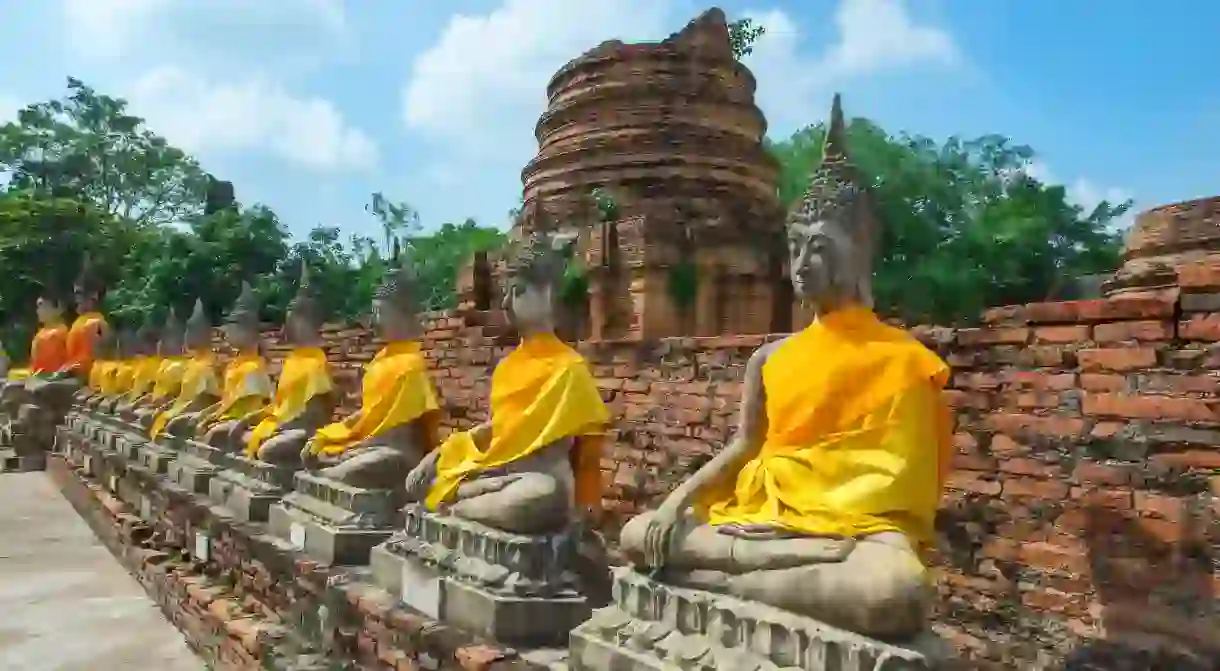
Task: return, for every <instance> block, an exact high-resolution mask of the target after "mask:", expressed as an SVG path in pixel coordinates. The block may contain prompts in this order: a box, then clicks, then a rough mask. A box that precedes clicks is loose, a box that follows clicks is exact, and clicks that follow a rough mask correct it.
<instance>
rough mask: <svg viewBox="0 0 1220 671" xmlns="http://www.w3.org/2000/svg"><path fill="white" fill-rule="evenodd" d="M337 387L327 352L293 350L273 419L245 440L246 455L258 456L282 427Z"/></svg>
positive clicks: (283, 372)
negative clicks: (327, 358)
mask: <svg viewBox="0 0 1220 671" xmlns="http://www.w3.org/2000/svg"><path fill="white" fill-rule="evenodd" d="M334 388H335V385H334V382H333V381H332V380H331V379H330V366H329V364H327V363H326V353H325V352H323V351H322V350H321V349H320V348H318V347H300V348H297V349H294V350H292V352H291V353H289V354H288V358H287V359H284V367H283V370H281V371H280V382H279V384H278V385H277V386H276V388H275V398H274V399H273V401H272V407H271V416H269V417H267V418H265V419H264V420H263V421H261V422H259V423H258V426H256V427H254V430H253V431H251V432H250V439H249V440H248V441H246V455H247V456H250V457H254V456H256V455H257V454H258V448H259V447H260V446H262V444H263V441H265V440H267V439H268V438H270V437H271V436H273V435H275V432H276V431H277V430H279V428H280V425H281V424H285V423H287V422H291V421H292V420H294V419H296V418H297V417H299V416H300V415H301V413H302V412H304V411H305V408H306V407H307V406H308V405H309V402H310V401H312V400H313V399H314V398H315V397H317V396H320V395H321V394H327V393H330V391H331V390H332V389H334Z"/></svg>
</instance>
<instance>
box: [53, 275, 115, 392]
mask: <svg viewBox="0 0 1220 671" xmlns="http://www.w3.org/2000/svg"><path fill="white" fill-rule="evenodd" d="M72 290H73V293H74V294H75V298H76V314H77V317H76V319H75V320H73V322H72V326H71V328H69V329H68V337H67V344H66V347H67V362H66V363H65V364H64V366H63V368H61V369H60V371H59V373H58V374H57V377H75V378H77V379H79V380H81V381H82V382H83V381H85V380H87V379H88V377H89V370H90V369H91V368H92V366H93V359H94V354H95V348H96V346H97V340H98V338H99V337H101V335H102V333H103V332H104V331H106V330H107V328H108V327H107V324H106V318H105V317H103V316H102V313H101V312H100V310H101V307H102V299H103V298H104V297H105V296H106V284H105V283H104V282H103V281H102V279H101V277H100V275H99V274H98V273H97V270H96V268H95V267H94V265H93V260H92V258H91V257H89V256H85V259H84V262H83V263H82V264H81V271H80V275H79V276H78V277H77V279H76V282H75V283H74V284H73V287H72Z"/></svg>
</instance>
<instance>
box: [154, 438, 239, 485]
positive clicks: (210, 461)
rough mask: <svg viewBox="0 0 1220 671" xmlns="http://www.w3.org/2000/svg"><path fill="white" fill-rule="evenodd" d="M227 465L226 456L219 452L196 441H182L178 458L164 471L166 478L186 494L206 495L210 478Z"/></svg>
mask: <svg viewBox="0 0 1220 671" xmlns="http://www.w3.org/2000/svg"><path fill="white" fill-rule="evenodd" d="M227 463H229V458H228V455H226V454H225V453H224V452H222V451H221V450H218V449H216V448H214V447H212V446H211V445H208V444H207V443H201V442H199V441H197V440H190V439H184V440H182V441H181V449H180V450H179V451H178V458H177V459H175V460H174V461H172V462H171V463H170V464H169V466H168V468H167V470H166V477H168V478H169V479H170V481H171V482H174V483H175V484H177V485H178V486H179V487H182V488H183V489H185V490H187V491H188V492H192V493H194V494H207V493H208V485H209V483H211V481H212V478H213V477H215V476H216V474H217V473H219V472H220V469H222V468H224V466H225V465H226V464H227Z"/></svg>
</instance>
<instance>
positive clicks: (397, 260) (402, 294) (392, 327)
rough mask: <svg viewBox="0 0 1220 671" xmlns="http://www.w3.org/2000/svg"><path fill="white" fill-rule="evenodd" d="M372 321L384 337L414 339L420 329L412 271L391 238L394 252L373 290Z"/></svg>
mask: <svg viewBox="0 0 1220 671" xmlns="http://www.w3.org/2000/svg"><path fill="white" fill-rule="evenodd" d="M373 325H374V327H375V328H376V329H377V335H378V336H380V337H381V338H382V339H383V340H386V341H389V342H393V341H396V340H414V339H415V338H418V337H419V335H420V333H421V332H422V331H423V325H422V324H421V323H420V320H419V302H418V301H417V300H416V296H415V273H414V269H413V267H412V265H411V263H410V261H409V260H408V259H407V258H406V255H405V254H404V253H403V252H402V250H401V249H400V248H399V245H398V241H397V240H395V241H394V253H393V257H392V258H391V259H390V263H389V266H388V267H387V268H386V272H385V276H384V277H383V278H382V279H381V284H379V285H378V286H377V290H376V291H375V292H374V293H373Z"/></svg>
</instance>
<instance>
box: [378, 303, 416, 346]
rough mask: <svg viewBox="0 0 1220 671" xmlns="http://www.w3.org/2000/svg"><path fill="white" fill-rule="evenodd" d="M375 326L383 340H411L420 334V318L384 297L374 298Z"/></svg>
mask: <svg viewBox="0 0 1220 671" xmlns="http://www.w3.org/2000/svg"><path fill="white" fill-rule="evenodd" d="M373 327H374V328H375V329H376V330H377V335H379V336H381V338H382V339H383V340H410V339H413V338H416V337H418V336H419V332H420V331H421V330H422V325H421V324H420V322H419V318H418V317H417V316H416V315H414V314H410V313H408V312H407V311H405V310H403V309H402V308H401V307H399V306H397V305H395V304H394V303H393V302H392V301H388V300H385V299H382V298H374V299H373Z"/></svg>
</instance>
